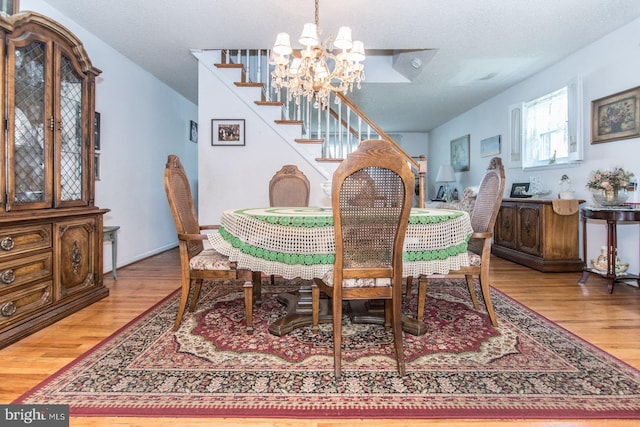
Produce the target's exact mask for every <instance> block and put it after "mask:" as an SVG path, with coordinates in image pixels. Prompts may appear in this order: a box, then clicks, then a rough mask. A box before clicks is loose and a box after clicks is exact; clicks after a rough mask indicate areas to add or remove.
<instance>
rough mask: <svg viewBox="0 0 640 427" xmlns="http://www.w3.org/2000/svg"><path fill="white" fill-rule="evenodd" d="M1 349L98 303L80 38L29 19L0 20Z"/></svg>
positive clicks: (98, 259)
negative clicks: (0, 125) (0, 121)
mask: <svg viewBox="0 0 640 427" xmlns="http://www.w3.org/2000/svg"><path fill="white" fill-rule="evenodd" d="M0 37H1V38H2V43H0V53H2V55H1V56H0V58H1V59H0V64H1V65H0V71H2V72H1V73H0V75H2V79H3V82H2V86H1V88H0V107H1V111H2V112H3V119H4V123H5V129H6V131H5V132H3V133H2V136H1V137H0V145H2V147H1V148H2V149H1V150H0V167H1V168H2V171H1V173H0V198H1V202H2V203H0V348H2V347H5V346H7V345H9V344H11V343H13V342H15V341H17V340H19V339H21V338H23V337H25V336H27V335H29V334H31V333H33V332H35V331H37V330H39V329H42V328H44V327H45V326H47V325H49V324H51V323H53V322H55V321H57V320H59V319H61V318H63V317H65V316H67V315H69V314H71V313H74V312H76V311H78V310H79V309H81V308H83V307H85V306H87V305H89V304H91V303H93V302H95V301H97V300H99V299H101V298H104V297H106V296H107V295H108V294H109V291H108V289H107V288H106V287H105V286H104V284H103V281H102V269H103V262H102V252H103V248H102V232H103V231H102V230H103V227H102V217H103V215H104V213H105V212H108V210H107V209H99V208H97V207H96V206H95V205H94V173H95V164H94V161H95V160H94V128H93V123H94V117H95V114H94V108H95V107H94V105H95V102H94V93H95V78H96V76H97V75H98V74H99V73H100V71H99V70H98V69H96V68H94V67H93V66H92V65H91V61H90V60H89V58H88V57H87V55H86V52H85V50H84V48H83V46H82V44H81V43H80V41H79V40H78V39H77V38H76V37H75V36H74V35H73V34H72V33H70V32H69V31H68V30H67V29H66V28H64V27H63V26H62V25H60V24H59V23H57V22H55V21H53V20H51V19H50V18H47V17H46V16H43V15H40V14H37V13H34V12H24V13H17V14H15V15H13V16H7V15H2V16H0Z"/></svg>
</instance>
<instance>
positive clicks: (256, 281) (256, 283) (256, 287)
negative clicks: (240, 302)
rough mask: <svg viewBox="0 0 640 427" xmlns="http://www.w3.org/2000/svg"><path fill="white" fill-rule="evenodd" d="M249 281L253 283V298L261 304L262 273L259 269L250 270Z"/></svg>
mask: <svg viewBox="0 0 640 427" xmlns="http://www.w3.org/2000/svg"><path fill="white" fill-rule="evenodd" d="M251 283H253V299H254V301H255V303H256V304H258V305H261V304H262V273H261V272H259V271H252V272H251Z"/></svg>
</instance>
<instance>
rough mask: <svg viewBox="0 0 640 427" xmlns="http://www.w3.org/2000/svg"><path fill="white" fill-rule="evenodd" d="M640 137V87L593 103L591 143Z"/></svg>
mask: <svg viewBox="0 0 640 427" xmlns="http://www.w3.org/2000/svg"><path fill="white" fill-rule="evenodd" d="M637 136H640V86H638V87H635V88H633V89H629V90H625V91H623V92H618V93H615V94H613V95H609V96H605V97H604V98H600V99H596V100H594V101H591V143H592V144H599V143H601V142H609V141H616V140H619V139H627V138H635V137H637Z"/></svg>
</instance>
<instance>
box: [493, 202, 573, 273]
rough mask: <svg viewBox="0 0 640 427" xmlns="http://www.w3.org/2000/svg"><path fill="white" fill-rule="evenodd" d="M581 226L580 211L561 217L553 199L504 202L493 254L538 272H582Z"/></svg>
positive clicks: (496, 231)
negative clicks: (579, 229)
mask: <svg viewBox="0 0 640 427" xmlns="http://www.w3.org/2000/svg"><path fill="white" fill-rule="evenodd" d="M579 202H582V201H579ZM578 222H579V213H578V212H577V211H576V212H575V213H573V214H571V215H560V214H558V213H556V212H555V211H554V209H553V204H552V200H551V199H503V200H502V205H501V206H500V212H499V214H498V219H497V221H496V225H495V230H494V242H493V246H492V253H493V254H494V255H496V256H499V257H501V258H505V259H508V260H510V261H514V262H517V263H518V264H522V265H526V266H527V267H531V268H533V269H536V270H539V271H544V272H563V271H582V268H583V267H584V263H583V262H582V260H581V259H580V256H579V242H578Z"/></svg>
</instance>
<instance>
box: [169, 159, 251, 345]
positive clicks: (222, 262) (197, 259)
mask: <svg viewBox="0 0 640 427" xmlns="http://www.w3.org/2000/svg"><path fill="white" fill-rule="evenodd" d="M164 188H165V191H166V193H167V199H168V201H169V206H170V207H171V214H172V215H173V219H174V222H175V224H176V231H177V233H178V246H179V249H180V270H181V279H182V288H181V294H180V305H179V308H178V314H177V315H176V320H175V323H174V325H173V330H174V331H176V330H178V328H179V327H180V323H181V322H182V317H183V315H184V311H185V309H186V307H187V301H188V299H189V294H190V293H191V291H192V289H191V286H192V285H193V286H194V288H193V295H192V297H191V304H190V305H189V311H190V312H192V311H193V310H194V309H195V306H196V304H197V302H198V298H199V295H200V289H201V288H202V281H203V280H204V279H207V280H213V281H216V282H223V281H226V280H236V279H238V270H237V269H236V265H235V263H234V262H231V261H229V258H228V257H227V256H225V255H222V254H221V253H219V252H217V251H216V250H214V249H205V248H204V244H203V241H204V240H207V235H206V234H205V233H203V232H204V231H207V230H211V232H214V230H215V229H217V228H218V227H217V226H214V225H200V224H199V223H198V216H197V214H196V208H195V204H194V201H193V197H192V194H191V187H190V185H189V179H188V178H187V174H186V173H185V170H184V168H183V166H182V163H181V162H180V159H179V158H178V156H176V155H174V154H170V155H169V157H168V158H167V164H166V166H165V169H164ZM254 277H255V276H254ZM254 281H255V280H254ZM259 286H260V282H259V281H258V283H257V284H256V289H254V284H253V283H252V282H251V281H247V282H245V283H244V299H245V319H246V331H247V333H252V332H253V310H252V307H253V293H254V292H260V289H259Z"/></svg>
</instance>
